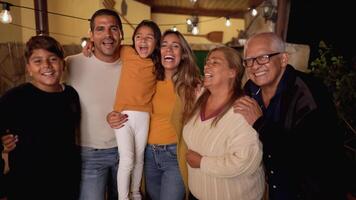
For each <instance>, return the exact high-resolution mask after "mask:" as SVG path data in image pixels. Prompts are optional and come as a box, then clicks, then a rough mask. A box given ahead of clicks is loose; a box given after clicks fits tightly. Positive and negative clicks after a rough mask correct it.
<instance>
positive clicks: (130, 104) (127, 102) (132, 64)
mask: <svg viewBox="0 0 356 200" xmlns="http://www.w3.org/2000/svg"><path fill="white" fill-rule="evenodd" d="M120 58H121V60H122V69H121V77H120V81H119V83H118V87H117V90H116V100H115V105H114V110H115V111H123V110H135V111H143V112H151V111H152V96H153V94H154V92H155V88H156V76H155V74H154V64H153V62H152V60H151V59H150V58H141V57H140V56H139V55H138V54H137V52H136V51H135V50H134V49H133V48H132V47H131V46H126V45H125V46H122V47H121V49H120Z"/></svg>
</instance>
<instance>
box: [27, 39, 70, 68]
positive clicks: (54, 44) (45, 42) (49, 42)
mask: <svg viewBox="0 0 356 200" xmlns="http://www.w3.org/2000/svg"><path fill="white" fill-rule="evenodd" d="M36 49H44V50H47V51H49V52H51V53H54V54H56V55H57V56H58V57H59V58H60V59H62V60H63V59H64V51H63V47H62V46H61V44H59V42H58V41H57V40H56V39H54V38H53V37H51V36H48V35H37V36H33V37H31V38H30V40H28V41H27V42H26V47H25V59H26V63H29V59H30V57H31V55H32V53H33V51H34V50H36Z"/></svg>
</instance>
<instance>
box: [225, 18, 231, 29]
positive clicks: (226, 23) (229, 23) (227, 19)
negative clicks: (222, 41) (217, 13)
mask: <svg viewBox="0 0 356 200" xmlns="http://www.w3.org/2000/svg"><path fill="white" fill-rule="evenodd" d="M225 26H227V27H229V26H231V21H230V17H226V22H225Z"/></svg>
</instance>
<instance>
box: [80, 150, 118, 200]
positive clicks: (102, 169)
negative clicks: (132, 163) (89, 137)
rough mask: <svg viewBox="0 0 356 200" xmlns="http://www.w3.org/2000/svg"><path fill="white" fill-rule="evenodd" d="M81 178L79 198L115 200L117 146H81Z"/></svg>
mask: <svg viewBox="0 0 356 200" xmlns="http://www.w3.org/2000/svg"><path fill="white" fill-rule="evenodd" d="M81 156H82V180H81V185H80V197H79V199H80V200H104V199H105V195H106V192H107V195H108V197H109V198H108V200H117V199H118V196H117V182H116V174H117V167H118V160H119V153H118V151H117V147H114V148H110V149H94V148H90V147H82V148H81Z"/></svg>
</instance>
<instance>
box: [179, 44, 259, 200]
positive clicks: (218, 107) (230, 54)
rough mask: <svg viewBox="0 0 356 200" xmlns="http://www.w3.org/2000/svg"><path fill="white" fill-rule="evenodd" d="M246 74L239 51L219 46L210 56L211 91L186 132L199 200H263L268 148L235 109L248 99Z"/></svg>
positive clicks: (207, 90)
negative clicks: (243, 82) (244, 87)
mask: <svg viewBox="0 0 356 200" xmlns="http://www.w3.org/2000/svg"><path fill="white" fill-rule="evenodd" d="M243 72H244V68H243V67H242V64H241V57H240V56H239V54H238V52H236V50H234V49H232V48H229V47H218V48H215V49H213V50H211V51H210V52H209V54H208V58H207V61H206V64H205V66H204V88H205V90H204V91H203V92H202V94H201V96H200V97H199V98H198V100H197V102H196V105H195V108H194V109H193V110H192V112H191V114H190V115H189V116H188V117H187V119H185V122H186V125H185V127H184V130H183V137H184V140H185V142H186V143H187V146H188V149H189V150H188V152H187V155H186V156H187V163H188V182H189V189H190V191H191V193H192V194H193V196H194V197H195V198H197V199H200V200H210V199H211V200H222V199H223V200H229V199H231V200H237V199H239V200H260V199H262V196H263V192H264V183H265V181H264V172H263V167H262V163H261V162H262V144H261V143H260V141H259V138H258V134H257V133H256V131H255V130H254V129H253V128H252V127H251V126H250V125H249V124H248V122H247V121H246V120H245V119H244V117H243V116H242V115H240V114H236V113H234V112H233V108H232V105H233V103H234V102H235V100H236V99H238V98H239V97H240V96H242V94H243V91H242V87H241V78H242V75H243Z"/></svg>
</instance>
